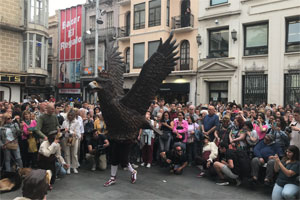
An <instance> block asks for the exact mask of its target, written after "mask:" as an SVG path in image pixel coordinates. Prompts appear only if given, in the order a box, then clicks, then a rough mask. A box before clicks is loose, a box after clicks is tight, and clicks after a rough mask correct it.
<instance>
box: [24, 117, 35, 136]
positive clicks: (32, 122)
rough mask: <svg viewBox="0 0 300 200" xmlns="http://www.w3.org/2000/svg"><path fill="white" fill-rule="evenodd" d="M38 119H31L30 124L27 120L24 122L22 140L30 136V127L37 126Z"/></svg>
mask: <svg viewBox="0 0 300 200" xmlns="http://www.w3.org/2000/svg"><path fill="white" fill-rule="evenodd" d="M36 125H37V124H36V121H35V120H31V122H30V125H29V126H28V125H27V124H26V123H25V122H23V134H22V140H26V139H27V138H28V135H29V132H28V128H33V127H36Z"/></svg>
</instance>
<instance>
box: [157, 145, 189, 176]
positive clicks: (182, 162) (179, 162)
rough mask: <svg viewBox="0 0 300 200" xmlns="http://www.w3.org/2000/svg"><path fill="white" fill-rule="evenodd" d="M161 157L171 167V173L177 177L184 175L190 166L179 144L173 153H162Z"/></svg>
mask: <svg viewBox="0 0 300 200" xmlns="http://www.w3.org/2000/svg"><path fill="white" fill-rule="evenodd" d="M160 156H161V157H162V159H163V160H164V161H165V162H166V163H167V164H169V165H170V172H171V173H174V174H177V175H180V174H182V172H183V169H184V168H185V167H186V166H187V165H188V162H187V158H186V155H185V154H184V153H183V149H182V147H181V146H180V145H179V144H177V145H175V146H174V149H173V150H171V151H168V152H161V153H160Z"/></svg>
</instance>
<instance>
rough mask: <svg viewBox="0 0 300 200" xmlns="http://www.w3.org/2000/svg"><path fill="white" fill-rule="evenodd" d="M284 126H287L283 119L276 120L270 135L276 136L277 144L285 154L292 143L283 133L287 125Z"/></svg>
mask: <svg viewBox="0 0 300 200" xmlns="http://www.w3.org/2000/svg"><path fill="white" fill-rule="evenodd" d="M281 119H282V120H281ZM282 124H285V122H284V120H283V117H280V118H276V120H275V122H273V125H272V129H271V131H270V134H272V135H274V137H275V142H276V143H278V144H279V145H280V147H281V149H282V152H285V150H286V149H287V147H288V146H289V143H290V141H289V137H288V136H287V134H286V133H285V132H284V131H283V130H285V125H282ZM282 129H283V130H282Z"/></svg>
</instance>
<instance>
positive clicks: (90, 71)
mask: <svg viewBox="0 0 300 200" xmlns="http://www.w3.org/2000/svg"><path fill="white" fill-rule="evenodd" d="M80 75H81V76H82V77H93V76H94V75H95V73H94V67H82V68H81V74H80Z"/></svg>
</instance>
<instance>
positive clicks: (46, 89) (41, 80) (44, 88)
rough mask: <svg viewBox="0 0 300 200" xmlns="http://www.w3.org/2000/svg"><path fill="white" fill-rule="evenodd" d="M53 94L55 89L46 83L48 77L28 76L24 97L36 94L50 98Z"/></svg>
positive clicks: (46, 98) (45, 98) (43, 97)
mask: <svg viewBox="0 0 300 200" xmlns="http://www.w3.org/2000/svg"><path fill="white" fill-rule="evenodd" d="M52 94H54V91H53V89H52V88H51V87H50V86H49V85H46V77H41V76H27V78H26V85H25V89H24V92H23V97H24V96H27V95H28V96H32V95H35V96H39V97H40V98H41V99H44V100H48V99H49V98H50V95H52Z"/></svg>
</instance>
